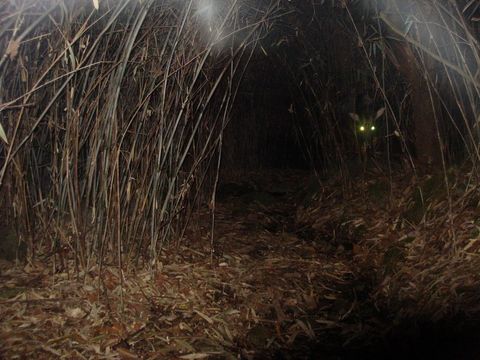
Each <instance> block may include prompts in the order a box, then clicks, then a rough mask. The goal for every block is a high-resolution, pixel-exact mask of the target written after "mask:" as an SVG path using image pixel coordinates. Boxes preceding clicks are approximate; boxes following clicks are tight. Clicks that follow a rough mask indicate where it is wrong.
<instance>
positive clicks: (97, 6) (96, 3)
mask: <svg viewBox="0 0 480 360" xmlns="http://www.w3.org/2000/svg"><path fill="white" fill-rule="evenodd" d="M92 1H93V6H94V7H95V10H98V8H99V7H100V4H99V1H100V0H92Z"/></svg>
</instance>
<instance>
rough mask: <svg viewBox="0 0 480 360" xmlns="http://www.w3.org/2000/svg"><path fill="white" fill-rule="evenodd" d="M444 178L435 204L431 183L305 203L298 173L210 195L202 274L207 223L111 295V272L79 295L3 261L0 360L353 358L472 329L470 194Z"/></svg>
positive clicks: (253, 179)
mask: <svg viewBox="0 0 480 360" xmlns="http://www.w3.org/2000/svg"><path fill="white" fill-rule="evenodd" d="M451 177H452V179H453V181H450V184H451V185H450V188H448V189H446V187H445V186H443V185H442V183H441V181H438V184H436V183H435V182H436V181H437V179H433V180H432V176H417V177H414V176H413V175H412V176H411V177H406V176H401V177H400V176H398V177H393V179H388V178H387V177H386V176H382V175H381V174H375V173H374V174H370V176H365V177H364V178H363V179H362V180H361V181H358V182H356V183H353V184H351V185H350V186H349V187H348V188H345V187H344V186H343V185H342V184H343V182H342V181H340V179H338V178H335V177H333V178H330V179H329V180H325V179H320V180H318V186H317V187H316V189H315V191H312V189H311V188H312V187H311V186H307V185H306V184H307V183H308V178H307V176H306V175H305V174H303V173H301V172H293V171H292V172H288V171H283V172H281V173H279V172H271V173H267V174H261V176H259V174H255V173H253V174H250V175H248V176H246V177H245V178H246V179H247V182H245V178H244V179H243V181H244V183H242V182H236V183H233V184H234V186H232V185H230V187H229V186H225V188H224V189H220V190H221V191H220V193H221V197H220V199H219V201H218V203H217V204H216V210H215V211H216V222H215V232H214V235H215V241H216V242H215V254H214V258H213V262H212V258H211V252H210V233H209V230H208V229H209V228H210V225H211V224H210V219H211V214H210V212H209V210H208V208H206V209H205V210H202V211H200V212H199V213H198V214H196V218H195V220H194V221H192V225H191V226H190V227H189V229H187V232H186V235H185V240H184V242H183V243H182V244H183V245H181V246H179V247H178V248H171V249H165V250H164V251H163V253H162V254H161V256H160V258H159V266H157V271H156V272H153V273H152V272H151V271H148V270H139V269H137V271H136V273H129V274H125V280H124V283H123V289H121V281H120V277H119V276H120V275H119V272H118V269H116V268H115V267H113V266H105V267H104V268H103V269H102V273H100V270H99V269H98V268H92V269H90V271H88V272H87V273H85V274H83V275H84V276H83V277H82V279H81V281H79V280H78V279H77V277H76V275H75V274H72V273H69V272H67V271H66V272H63V273H59V272H57V273H52V271H51V269H52V266H51V264H48V263H46V262H35V263H33V264H32V263H31V264H29V265H27V266H25V267H23V268H22V267H20V266H17V267H15V266H12V264H11V263H9V262H2V263H1V264H0V270H1V273H0V279H1V287H0V318H1V319H2V320H1V323H0V355H1V356H2V357H3V358H11V359H15V358H18V359H21V358H37V359H50V358H52V357H53V358H66V359H73V358H78V359H204V358H212V359H236V358H238V357H241V358H245V359H256V358H258V359H260V358H275V357H276V356H278V354H279V352H282V351H283V352H284V353H287V352H288V353H289V354H290V358H296V357H295V356H297V355H298V356H297V357H301V355H300V354H308V353H309V351H311V350H312V348H315V349H317V350H316V351H317V352H318V351H319V350H318V344H321V349H323V351H325V354H328V353H329V352H336V351H340V349H347V348H349V347H350V348H352V349H361V348H362V347H365V346H366V344H367V345H368V344H374V343H375V341H376V340H375V339H381V338H382V337H384V336H385V335H386V334H388V332H389V331H391V330H392V328H393V327H394V325H392V324H398V323H401V322H402V321H403V320H404V319H412V318H428V319H432V321H437V320H441V319H443V318H445V317H448V316H453V315H456V314H459V313H462V314H466V315H468V316H475V315H478V312H479V306H478V304H479V303H480V302H479V300H480V291H478V289H479V288H480V287H479V278H480V272H478V269H479V265H480V258H479V251H480V242H479V236H480V218H479V212H478V203H479V202H480V191H479V189H477V188H476V187H473V186H472V185H470V184H471V182H469V174H462V173H461V172H460V171H454V170H452V176H451ZM390 180H392V181H390ZM310 182H311V181H310ZM227 184H228V183H227ZM245 184H246V185H245ZM252 184H254V185H252ZM307 187H308V191H305V189H306V188H307ZM229 188H230V189H234V191H230V192H229ZM314 188H315V186H314ZM278 189H280V190H278ZM447 190H448V191H447ZM421 191H423V192H424V196H423V199H422V201H423V202H422V203H419V201H420V200H419V196H418V193H419V192H421ZM447 194H448V195H449V196H450V197H448V196H447ZM100 280H102V281H100ZM120 290H122V291H120ZM341 351H344V350H341ZM295 354H296V355H295Z"/></svg>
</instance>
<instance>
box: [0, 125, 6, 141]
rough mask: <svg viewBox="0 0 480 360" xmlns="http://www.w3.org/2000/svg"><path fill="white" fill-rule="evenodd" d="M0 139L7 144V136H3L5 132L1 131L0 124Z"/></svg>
mask: <svg viewBox="0 0 480 360" xmlns="http://www.w3.org/2000/svg"><path fill="white" fill-rule="evenodd" d="M0 138H1V139H2V140H3V141H5V142H6V143H7V144H8V140H7V135H6V134H5V130H3V126H2V124H0Z"/></svg>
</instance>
